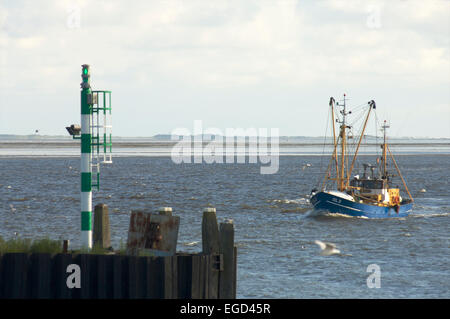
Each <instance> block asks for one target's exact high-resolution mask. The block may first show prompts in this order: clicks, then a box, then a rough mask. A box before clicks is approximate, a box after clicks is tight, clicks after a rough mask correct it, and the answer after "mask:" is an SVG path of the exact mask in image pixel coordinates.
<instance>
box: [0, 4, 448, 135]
mask: <svg viewBox="0 0 450 319" xmlns="http://www.w3.org/2000/svg"><path fill="white" fill-rule="evenodd" d="M449 3H450V2H448V1H444V0H434V1H415V0H408V1H400V0H399V1H369V2H367V1H362V0H361V1H356V0H355V1H352V0H345V1H337V0H333V1H331V0H330V1H325V0H323V1H311V2H305V1H299V2H298V1H257V0H253V1H200V0H197V1H177V0H173V1H171V0H167V1H133V2H132V3H130V2H125V1H106V0H104V1H87V0H86V1H75V0H74V1H70V0H67V1H50V0H48V1H44V2H39V4H38V3H37V2H34V1H23V2H12V3H8V4H4V3H3V4H2V5H1V6H2V7H0V95H1V96H3V97H6V98H9V94H12V93H11V92H15V93H16V94H20V92H24V91H29V92H31V91H33V92H34V91H36V90H39V92H41V94H49V93H51V94H57V93H53V92H55V90H68V89H69V88H76V87H77V84H74V83H76V82H77V81H78V79H79V67H80V65H81V64H82V63H90V64H91V65H92V70H93V79H95V81H96V82H95V83H97V84H98V85H101V86H102V87H107V86H109V85H113V86H116V85H117V87H120V89H121V90H127V89H129V90H133V89H135V88H141V89H148V90H151V89H150V88H152V87H155V86H157V85H159V84H160V83H162V82H163V83H171V85H172V86H173V87H174V88H176V87H185V88H189V89H190V90H193V92H196V93H195V94H200V95H201V94H202V93H201V89H200V88H202V89H203V90H209V89H220V88H224V89H227V90H232V89H247V88H248V89H252V90H263V91H267V89H271V88H272V87H273V85H274V84H275V85H276V86H277V87H284V88H289V89H290V88H295V90H296V91H297V92H300V91H301V90H311V88H314V90H316V89H317V90H319V89H318V88H320V87H324V86H326V87H336V88H337V89H340V88H341V87H347V88H352V89H353V90H355V91H356V90H366V89H367V87H372V88H376V87H377V86H381V87H383V86H389V84H390V86H398V85H401V86H402V87H407V88H411V89H414V90H418V89H419V88H422V87H423V86H424V85H425V86H426V87H433V86H436V84H440V85H442V84H447V85H448V84H449V83H450V80H449V77H448V74H449V72H450V54H449V50H450V44H449V33H450V30H449V22H448V21H449V20H448V16H449V15H450V4H449ZM373 8H375V9H376V8H379V19H380V26H379V27H376V28H371V27H370V26H368V24H367V21H368V18H369V17H370V14H373V13H374V9H373ZM337 93H339V92H337ZM430 93H431V92H430ZM434 93H435V92H434ZM299 94H300V93H299ZM325 94H326V95H327V97H328V95H331V94H334V93H333V92H330V93H325ZM440 94H441V96H442V97H445V96H448V94H447V92H440ZM446 94H447V95H446ZM161 103H163V102H161ZM252 103H257V102H255V101H249V104H252ZM253 107H254V108H255V110H256V109H257V107H256V106H253ZM4 114H5V113H4V112H3V111H2V117H3V118H4V117H5V115H4ZM0 121H1V119H0ZM0 124H1V123H0ZM289 125H291V126H292V127H295V126H296V123H295V121H293V122H292V123H291V124H289ZM9 129H12V126H11V127H9ZM166 131H170V128H168V129H166ZM142 134H144V133H142Z"/></svg>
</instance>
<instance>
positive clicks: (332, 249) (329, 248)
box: [314, 240, 341, 256]
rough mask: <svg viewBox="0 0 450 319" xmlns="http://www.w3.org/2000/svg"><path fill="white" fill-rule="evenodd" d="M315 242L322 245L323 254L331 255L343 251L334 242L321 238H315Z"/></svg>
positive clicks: (321, 253) (321, 251)
mask: <svg viewBox="0 0 450 319" xmlns="http://www.w3.org/2000/svg"><path fill="white" fill-rule="evenodd" d="M314 243H315V244H317V245H318V246H319V247H320V255H321V256H331V255H335V254H340V253H341V251H340V250H339V249H337V248H336V245H335V244H333V243H324V242H323V241H320V240H315V241H314Z"/></svg>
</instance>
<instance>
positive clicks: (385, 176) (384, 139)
mask: <svg viewBox="0 0 450 319" xmlns="http://www.w3.org/2000/svg"><path fill="white" fill-rule="evenodd" d="M381 128H382V130H383V178H385V179H387V172H386V171H387V170H386V165H387V162H386V157H387V145H386V129H388V128H390V126H389V125H388V124H387V123H386V120H384V123H383V126H382V127H381Z"/></svg>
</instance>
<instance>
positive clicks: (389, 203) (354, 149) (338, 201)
mask: <svg viewBox="0 0 450 319" xmlns="http://www.w3.org/2000/svg"><path fill="white" fill-rule="evenodd" d="M346 102H347V98H346V95H345V94H344V97H343V99H342V100H341V101H339V102H336V101H335V99H334V98H333V97H331V98H330V102H329V106H330V114H331V124H332V131H333V152H332V155H331V158H330V162H329V164H328V168H327V170H326V172H325V177H324V178H323V179H322V178H321V186H320V182H319V183H318V185H317V187H316V188H314V189H313V190H312V191H311V198H310V202H311V204H312V205H313V207H314V210H317V211H325V212H330V213H336V214H343V215H349V216H355V217H365V218H389V217H405V216H407V215H408V214H409V212H410V211H411V210H412V207H413V203H414V200H413V198H412V196H411V194H410V192H409V190H408V187H407V185H406V182H405V179H404V178H403V176H402V174H401V173H400V169H399V167H398V165H397V162H396V161H395V158H394V156H393V154H392V152H391V150H390V149H389V145H388V142H387V136H386V133H387V129H388V128H389V125H387V123H386V121H384V122H383V125H382V126H381V129H382V132H383V137H382V142H381V143H372V144H373V145H374V146H376V147H377V149H378V151H377V153H380V150H381V154H380V155H381V156H378V154H377V157H376V163H374V164H370V163H363V164H362V165H358V169H361V168H362V169H363V172H362V175H361V173H359V174H355V175H352V174H353V173H354V172H353V170H354V168H355V167H356V166H355V164H356V163H358V164H359V161H357V158H358V151H359V149H360V147H361V144H362V141H363V140H366V138H365V135H364V133H365V130H366V127H367V123H368V121H369V118H370V116H371V114H372V113H375V110H376V104H375V101H374V100H371V101H370V102H368V103H364V104H363V105H361V106H359V107H358V112H359V113H358V114H359V117H360V119H361V121H360V122H361V123H360V124H359V125H360V127H362V130H361V132H360V133H359V134H357V135H355V134H354V131H353V127H354V126H355V125H356V124H354V123H356V122H354V121H353V122H352V121H350V120H349V117H350V116H353V114H354V113H355V112H353V114H352V110H350V109H347V105H346ZM350 114H352V115H350ZM375 119H377V117H376V115H375ZM337 126H339V127H337ZM338 130H339V131H338ZM376 140H378V137H376ZM380 147H381V148H380ZM391 163H393V164H394V165H393V166H394V167H395V171H394V172H395V173H394V172H392V171H393V170H392V169H391V168H392V165H391ZM361 166H362V167H361ZM398 178H400V180H401V182H402V184H403V188H404V189H403V190H402V191H404V192H406V194H407V196H408V198H405V197H406V195H404V197H403V196H402V194H401V192H400V187H399V186H398V185H397V184H396V182H398ZM396 180H397V181H396ZM318 188H320V190H319V189H318Z"/></svg>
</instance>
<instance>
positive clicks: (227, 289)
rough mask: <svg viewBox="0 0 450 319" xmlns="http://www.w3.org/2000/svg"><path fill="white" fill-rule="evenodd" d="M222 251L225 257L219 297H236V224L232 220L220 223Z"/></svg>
mask: <svg viewBox="0 0 450 319" xmlns="http://www.w3.org/2000/svg"><path fill="white" fill-rule="evenodd" d="M220 253H221V254H222V258H223V271H221V272H220V278H219V298H220V299H232V298H235V296H236V292H235V280H234V277H235V272H234V264H235V257H234V225H233V223H231V222H227V223H221V224H220Z"/></svg>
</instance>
